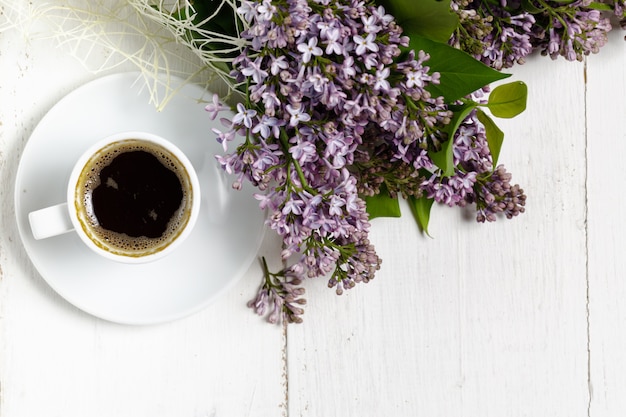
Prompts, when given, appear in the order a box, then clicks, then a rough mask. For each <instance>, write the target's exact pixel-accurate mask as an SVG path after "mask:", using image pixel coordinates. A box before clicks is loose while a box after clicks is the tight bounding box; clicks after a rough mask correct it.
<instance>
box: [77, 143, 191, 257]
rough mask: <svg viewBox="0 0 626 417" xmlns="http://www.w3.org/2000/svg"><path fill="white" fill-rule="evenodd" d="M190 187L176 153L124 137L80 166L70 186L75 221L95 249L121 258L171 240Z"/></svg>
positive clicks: (182, 219)
mask: <svg viewBox="0 0 626 417" xmlns="http://www.w3.org/2000/svg"><path fill="white" fill-rule="evenodd" d="M192 198H193V196H192V195H191V185H190V180H189V177H188V174H187V171H186V169H185V168H184V166H183V165H182V163H181V162H180V161H179V160H178V158H177V157H176V156H174V155H173V154H171V153H170V152H169V151H168V150H167V149H165V148H162V147H161V146H160V145H157V144H154V143H152V142H148V141H142V140H138V139H129V140H123V141H119V142H115V143H114V144H111V145H108V146H106V147H105V148H103V149H101V150H100V151H98V152H97V153H96V154H95V155H94V156H93V157H92V158H91V159H90V160H89V161H88V162H87V164H86V165H85V167H84V168H83V171H82V173H81V176H80V178H79V180H78V184H77V188H76V200H75V201H76V206H77V212H78V217H79V221H80V223H81V226H82V228H83V230H84V231H85V233H86V234H87V235H88V236H89V237H90V239H91V240H92V241H93V242H94V243H95V244H96V245H98V246H100V247H101V248H103V249H105V250H108V251H110V252H113V253H118V254H124V255H127V256H143V255H148V254H151V253H154V252H158V251H160V250H162V249H163V248H165V247H167V246H168V245H169V244H170V243H171V242H172V241H174V240H175V239H176V238H177V237H178V235H179V234H180V233H181V231H182V229H183V228H184V227H185V226H186V224H187V222H188V220H189V214H190V211H191V201H192Z"/></svg>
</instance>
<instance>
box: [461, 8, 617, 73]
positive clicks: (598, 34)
mask: <svg viewBox="0 0 626 417" xmlns="http://www.w3.org/2000/svg"><path fill="white" fill-rule="evenodd" d="M623 2H624V0H617V1H616V3H615V4H614V5H612V6H611V7H613V9H614V10H615V13H616V14H619V13H620V10H622V9H620V7H621V3H623ZM451 7H452V10H453V11H455V12H456V13H457V15H458V16H459V26H458V28H457V30H456V31H455V32H454V33H453V35H452V37H451V39H450V42H449V43H450V44H451V45H453V46H455V47H457V48H460V49H462V50H464V51H466V52H468V53H469V54H471V55H472V56H474V57H475V58H476V59H478V60H480V61H482V62H484V63H485V64H486V65H489V66H491V67H493V68H496V69H498V70H500V69H503V68H510V67H511V66H513V65H514V64H516V63H518V64H522V63H524V61H525V57H526V56H528V55H529V54H530V53H532V52H533V51H539V52H541V53H542V54H543V55H549V56H550V57H551V58H552V59H556V58H557V57H559V56H562V57H564V58H565V59H567V60H569V61H575V60H578V61H580V60H582V59H583V57H584V56H586V55H589V54H591V53H597V52H598V51H599V50H600V48H601V47H602V46H604V45H605V44H606V42H607V33H608V32H609V31H610V30H611V28H612V26H611V23H610V20H609V18H608V17H607V16H604V15H603V14H602V13H601V12H600V11H599V10H596V9H595V8H594V7H593V5H592V1H591V0H577V1H572V2H558V1H551V0H529V1H527V2H519V1H516V0H513V1H512V0H502V1H498V0H453V1H452V3H451ZM621 16H622V17H623V12H622V15H621Z"/></svg>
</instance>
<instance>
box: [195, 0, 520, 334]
mask: <svg viewBox="0 0 626 417" xmlns="http://www.w3.org/2000/svg"><path fill="white" fill-rule="evenodd" d="M238 13H239V14H240V15H241V17H242V19H243V21H244V22H245V23H246V25H247V29H246V30H245V31H244V32H243V33H242V34H241V36H242V37H243V38H244V39H245V40H247V41H248V46H247V47H246V48H245V49H244V50H243V52H242V53H241V54H240V55H239V56H238V57H237V58H235V59H234V61H233V71H232V73H231V75H232V77H233V79H234V80H235V83H236V84H237V85H239V86H241V90H242V91H243V93H244V100H243V102H242V103H239V104H237V107H236V113H235V115H234V117H232V119H231V120H225V121H224V122H225V124H226V126H227V129H225V130H223V131H222V130H216V129H214V131H215V134H216V135H217V138H218V141H219V142H221V143H222V145H223V147H224V151H225V152H228V150H229V147H230V146H231V143H232V142H233V141H234V140H235V138H236V137H243V138H244V139H243V143H238V144H237V146H236V149H235V150H234V151H232V152H231V153H226V154H225V155H220V156H218V157H217V159H218V161H219V163H220V164H221V166H222V167H223V169H224V170H225V171H226V172H228V173H230V174H233V175H234V176H235V181H234V183H233V187H234V188H241V186H242V184H243V183H244V182H246V181H247V182H250V183H251V184H253V185H254V186H255V187H257V188H258V189H259V190H260V191H262V193H259V194H257V195H256V198H257V199H258V200H259V205H260V207H261V208H263V209H267V210H268V211H269V213H270V214H269V216H268V220H267V223H268V225H269V227H270V228H271V229H272V230H274V231H275V232H276V233H278V234H279V235H280V236H281V237H282V239H283V251H282V258H283V260H284V261H285V262H287V263H290V264H291V265H290V266H288V267H286V268H285V269H284V270H283V271H280V272H279V273H276V274H272V273H270V272H269V271H267V268H265V280H264V282H263V284H262V286H261V288H260V289H259V292H258V294H257V297H256V299H255V300H253V301H251V303H250V306H251V307H252V308H254V309H255V311H256V312H257V313H259V314H266V313H268V312H269V320H270V321H274V322H275V321H278V320H279V319H283V320H286V321H288V322H299V321H301V318H300V315H301V314H302V308H301V305H302V304H304V301H303V299H302V298H300V296H301V295H302V293H303V289H301V288H300V287H299V285H300V283H301V282H302V280H303V279H304V278H305V277H309V278H313V277H319V276H326V277H329V281H328V285H329V287H331V288H335V290H336V292H337V294H341V293H342V292H343V291H344V290H347V289H350V288H352V287H354V286H355V285H356V284H357V283H360V282H368V281H369V280H371V279H373V278H374V275H375V272H376V271H377V270H378V269H379V268H380V264H381V259H380V258H379V257H378V255H377V254H376V251H375V249H374V246H373V245H372V244H371V242H370V241H369V238H368V234H369V229H370V223H369V219H368V214H367V211H366V205H365V202H364V200H363V199H362V196H373V195H376V194H378V193H380V192H381V190H383V189H384V190H385V191H386V192H389V193H390V194H391V195H392V196H395V195H402V196H415V197H420V196H422V195H428V197H430V198H434V199H435V200H437V201H439V202H444V203H448V204H450V203H452V204H457V205H462V204H466V203H467V202H476V204H477V207H478V205H479V204H482V202H483V197H482V196H483V195H485V196H487V195H488V193H482V194H481V193H479V191H481V190H482V189H483V188H485V185H486V184H488V183H489V177H490V175H491V171H492V169H491V165H490V164H489V163H488V162H489V161H490V156H489V149H488V147H487V146H486V142H485V140H484V130H483V135H482V136H481V135H480V134H477V133H476V132H475V131H473V133H469V131H468V132H467V133H466V134H465V136H463V137H464V138H466V139H467V140H465V139H456V142H458V144H457V146H456V148H455V152H458V158H457V160H456V162H457V164H458V167H457V173H456V175H454V176H453V177H450V178H444V177H443V174H442V172H441V170H440V169H438V168H437V167H436V166H435V165H434V164H433V162H432V160H431V159H430V158H429V156H428V151H430V150H434V151H436V150H439V149H440V146H441V144H442V143H443V142H444V141H446V140H448V138H447V136H446V134H445V133H443V131H444V128H445V127H446V125H447V124H448V123H450V120H451V118H452V116H453V114H452V112H451V111H450V110H449V109H448V107H447V106H446V104H445V103H444V101H443V99H442V98H440V97H431V95H430V93H429V92H428V91H427V90H426V87H427V86H428V85H429V84H430V83H438V82H439V76H438V74H436V73H435V74H431V73H430V71H429V68H428V66H426V63H427V61H428V59H429V56H428V55H427V54H425V53H424V52H422V51H418V52H413V51H410V52H407V53H406V54H404V55H402V54H401V47H406V46H407V45H408V39H407V38H406V37H405V36H403V35H402V30H401V28H400V27H399V26H398V25H397V24H396V23H395V20H394V18H393V17H392V16H390V15H389V14H387V13H386V12H385V10H384V9H383V8H382V7H377V6H375V5H373V4H371V3H366V2H365V1H362V0H271V1H270V0H262V1H248V0H243V1H242V3H241V6H240V7H239V9H238ZM223 108H224V107H223V106H222V105H221V104H220V103H219V101H218V99H217V98H215V100H214V102H213V103H211V104H209V105H208V106H207V110H208V111H209V113H210V114H211V116H212V117H214V118H215V117H217V115H218V113H219V112H220V110H222V109H223ZM465 124H466V125H467V126H470V125H471V126H474V127H476V125H477V124H479V123H478V120H476V119H473V120H472V121H469V122H466V123H465ZM468 129H469V127H468ZM470 137H471V138H470ZM481 140H482V142H480V141H481ZM456 142H455V143H456ZM479 142H480V143H479ZM477 148H480V149H477ZM472 161H474V162H472ZM477 161H480V162H477ZM472 164H474V165H472ZM475 166H476V167H477V166H480V167H481V170H480V171H476V172H472V169H474V168H475ZM442 186H444V188H446V187H450V189H448V188H446V189H445V190H443V189H441V187H442ZM481 192H482V191H481ZM492 194H493V193H492ZM505 194H506V192H505ZM489 195H490V194H489ZM507 195H508V194H507ZM522 205H523V203H522ZM483 206H484V207H483ZM480 210H482V211H483V212H485V213H491V212H490V211H489V210H492V211H494V212H495V208H492V207H491V206H489V205H488V202H487V201H485V204H483V205H481V208H480ZM485 219H486V220H489V221H491V220H494V218H492V217H491V216H489V215H485Z"/></svg>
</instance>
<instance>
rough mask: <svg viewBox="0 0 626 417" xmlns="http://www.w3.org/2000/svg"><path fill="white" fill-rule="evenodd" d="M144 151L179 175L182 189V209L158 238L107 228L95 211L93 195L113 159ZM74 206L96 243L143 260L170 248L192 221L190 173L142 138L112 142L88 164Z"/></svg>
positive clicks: (170, 154) (77, 189)
mask: <svg viewBox="0 0 626 417" xmlns="http://www.w3.org/2000/svg"><path fill="white" fill-rule="evenodd" d="M134 151H144V152H148V153H150V154H152V155H153V156H155V157H156V158H157V159H158V161H159V162H161V164H162V165H163V166H164V167H166V168H167V169H169V170H170V171H172V172H173V173H174V174H176V176H177V178H178V180H179V181H180V185H181V189H182V200H181V204H180V207H179V208H178V210H176V211H175V213H174V214H173V215H172V216H171V218H170V220H169V222H168V224H167V227H166V229H165V232H164V233H163V234H162V235H161V236H159V237H156V238H150V237H146V236H139V237H133V236H129V235H127V234H125V233H119V232H115V231H112V230H108V229H105V228H104V227H102V226H101V225H100V222H99V220H98V218H97V217H96V214H95V211H94V205H93V201H92V196H93V192H94V190H95V189H96V188H98V187H99V186H100V185H101V179H100V173H101V172H102V170H103V169H104V168H106V167H107V166H109V165H110V164H111V163H112V162H113V160H114V159H115V158H116V157H117V156H119V155H121V154H124V153H128V152H134ZM74 196H75V198H74V203H75V205H76V209H77V210H76V212H77V214H78V220H79V222H80V224H81V227H82V229H83V230H84V232H85V233H86V234H87V236H88V237H89V238H90V239H91V241H92V242H93V243H94V244H96V246H98V247H100V248H101V249H104V250H106V251H108V252H111V253H114V254H117V255H123V256H130V257H141V256H146V255H151V254H154V253H157V252H159V251H161V250H163V249H165V248H166V247H167V246H169V245H170V244H171V243H172V242H173V241H174V240H176V238H177V237H178V236H179V235H180V234H181V233H182V230H183V229H184V228H185V226H186V225H187V223H188V221H189V217H190V214H191V213H190V212H191V206H192V204H191V203H192V199H193V196H192V186H191V181H190V179H189V174H188V173H187V170H186V169H185V167H184V166H183V164H182V163H181V162H180V160H179V159H178V158H177V157H176V156H175V155H173V154H172V153H171V152H170V151H168V150H167V149H165V148H163V147H162V146H160V145H158V144H156V143H153V142H149V141H146V140H141V139H126V140H121V141H117V142H114V143H111V144H109V145H107V146H105V147H104V148H102V149H100V150H98V151H97V152H96V153H94V155H93V156H92V157H91V158H90V159H89V160H88V161H87V163H86V164H85V165H84V167H83V170H82V172H81V174H80V176H79V178H78V181H77V183H76V187H75V194H74Z"/></svg>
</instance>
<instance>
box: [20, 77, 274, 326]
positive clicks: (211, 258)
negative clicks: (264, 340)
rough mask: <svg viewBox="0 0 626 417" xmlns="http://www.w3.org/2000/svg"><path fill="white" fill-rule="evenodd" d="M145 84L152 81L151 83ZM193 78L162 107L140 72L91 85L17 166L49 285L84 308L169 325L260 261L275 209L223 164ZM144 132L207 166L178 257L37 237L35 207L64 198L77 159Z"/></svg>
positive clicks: (33, 254)
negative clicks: (112, 251)
mask: <svg viewBox="0 0 626 417" xmlns="http://www.w3.org/2000/svg"><path fill="white" fill-rule="evenodd" d="M142 87H143V88H142ZM204 94H205V93H204V90H203V89H202V88H200V87H198V86H195V85H185V86H183V87H182V89H181V90H180V91H179V92H178V93H177V94H176V95H175V96H174V98H173V99H172V100H171V101H170V102H169V103H168V104H167V106H166V107H165V109H164V110H163V111H161V112H157V111H156V109H155V108H154V106H153V105H152V104H150V103H149V93H148V91H147V89H146V88H145V86H144V85H143V84H142V81H140V80H139V74H138V73H124V74H116V75H112V76H107V77H103V78H100V79H98V80H96V81H93V82H91V83H88V84H86V85H84V86H82V87H80V88H79V89H77V90H75V91H74V92H72V93H70V94H69V95H67V96H66V97H65V98H63V99H62V100H61V101H59V102H58V103H57V104H56V105H55V106H54V107H53V108H52V109H51V110H50V112H48V114H46V116H45V117H44V118H43V119H42V120H41V122H40V123H39V124H38V126H37V127H36V129H35V131H34V132H33V134H32V136H31V137H30V140H29V141H28V143H27V145H26V147H25V149H24V153H23V155H22V158H21V160H20V165H19V168H18V171H17V178H16V183H15V206H16V207H15V209H16V210H15V211H16V214H17V222H18V227H19V231H20V235H21V237H22V241H23V243H24V246H25V248H26V251H27V253H28V255H29V256H30V259H31V260H32V262H33V264H34V265H35V267H36V268H37V270H38V271H39V273H40V274H41V276H42V277H43V278H44V279H45V280H46V282H47V283H48V284H49V285H50V286H51V287H52V288H53V289H54V290H55V291H56V292H58V293H59V294H60V295H61V296H62V297H63V298H65V299H66V300H67V301H69V302H70V303H72V304H74V305H75V306H76V307H78V308H80V309H82V310H84V311H86V312H88V313H90V314H92V315H94V316H97V317H100V318H103V319H106V320H109V321H113V322H118V323H125V324H152V323H159V322H166V321H170V320H174V319H178V318H181V317H184V316H186V315H188V314H191V313H194V312H196V311H198V310H200V309H202V308H204V307H205V306H207V305H208V304H209V303H210V302H211V301H213V300H214V299H215V298H216V297H217V296H218V295H219V294H220V293H221V292H223V291H225V290H226V289H227V288H228V287H229V286H231V285H232V284H233V283H234V282H236V281H237V279H239V278H240V277H241V276H242V275H243V274H244V273H245V272H246V271H247V269H248V268H249V266H250V264H251V263H252V261H253V260H254V259H255V257H256V254H257V251H258V249H259V246H260V244H261V240H262V237H263V232H264V219H265V213H264V212H263V211H261V210H260V209H259V207H258V204H257V201H256V200H255V199H254V198H252V189H244V190H242V191H234V190H232V188H231V186H230V185H231V183H232V181H233V178H229V177H227V176H226V175H225V174H224V173H223V172H222V170H221V169H220V168H219V167H218V165H217V162H216V161H215V158H214V155H215V154H218V153H221V152H222V147H221V145H219V144H218V143H217V142H216V141H215V138H214V134H213V133H212V132H211V127H217V124H218V123H219V122H217V121H215V122H214V121H211V120H210V119H209V116H208V114H207V113H206V111H205V110H204V105H203V104H200V103H199V101H198V99H199V98H201V97H202V96H203V95H204ZM129 130H143V131H148V132H152V133H155V134H157V135H160V136H162V137H164V138H166V139H169V140H170V141H172V142H173V143H175V144H176V145H177V146H178V147H180V148H181V149H182V150H183V152H185V153H186V155H187V156H188V157H189V159H190V160H191V162H192V164H193V165H194V167H195V169H196V170H197V172H198V177H199V179H200V183H201V186H202V210H201V213H200V217H199V218H198V222H197V224H196V227H195V229H194V231H193V233H192V234H191V235H190V236H189V237H188V239H187V240H186V241H185V242H184V243H183V245H182V246H181V247H180V248H179V249H177V250H176V251H175V252H174V253H173V254H171V255H170V256H168V257H166V258H164V259H162V260H159V261H155V262H153V263H148V264H143V265H125V264H119V263H116V262H114V261H108V260H105V259H103V258H101V257H100V256H98V255H96V254H95V253H93V252H92V251H90V250H89V249H87V247H85V246H84V245H83V244H82V243H81V241H80V239H79V238H78V236H77V235H76V234H75V233H73V232H72V233H68V234H65V235H61V236H57V237H54V238H49V239H45V240H40V241H36V240H34V238H33V236H32V233H31V230H30V226H29V224H28V219H27V217H28V213H29V212H31V211H33V210H37V209H40V208H43V207H47V206H51V205H54V204H57V203H60V202H61V201H62V200H63V199H64V196H65V190H66V187H67V185H66V184H67V180H68V177H69V174H70V171H71V169H72V165H73V164H74V162H75V160H76V159H77V158H78V157H79V155H80V154H81V153H82V152H83V151H84V150H85V149H87V148H88V147H89V145H90V144H92V143H94V142H95V141H97V140H98V139H100V138H102V137H105V136H108V135H110V134H113V133H116V132H120V131H129Z"/></svg>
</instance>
